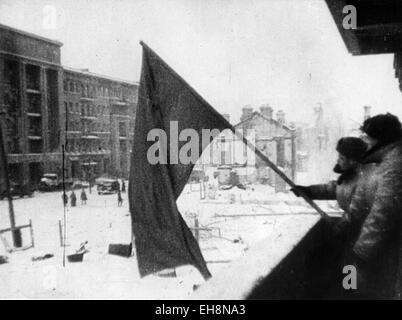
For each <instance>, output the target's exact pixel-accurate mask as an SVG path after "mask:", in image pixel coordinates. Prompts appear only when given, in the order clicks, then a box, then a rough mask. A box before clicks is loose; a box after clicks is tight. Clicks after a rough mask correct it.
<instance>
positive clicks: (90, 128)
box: [63, 68, 137, 180]
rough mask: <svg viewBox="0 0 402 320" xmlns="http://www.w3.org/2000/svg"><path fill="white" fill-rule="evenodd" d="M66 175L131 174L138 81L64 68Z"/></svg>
mask: <svg viewBox="0 0 402 320" xmlns="http://www.w3.org/2000/svg"><path fill="white" fill-rule="evenodd" d="M63 91H64V109H65V113H66V114H67V126H66V128H65V130H66V131H65V133H66V139H67V143H66V155H67V158H66V160H67V163H66V168H67V175H68V176H70V177H73V178H81V179H85V180H88V179H90V178H93V177H96V176H100V175H102V174H107V175H113V176H119V177H128V170H129V155H130V150H131V144H130V142H131V140H132V139H130V137H131V138H132V134H133V130H132V128H133V126H134V112H135V103H136V99H137V96H136V95H137V84H135V83H130V82H127V81H122V80H116V79H112V78H109V77H105V76H101V75H97V74H94V73H90V72H88V71H86V70H74V69H71V68H64V74H63Z"/></svg>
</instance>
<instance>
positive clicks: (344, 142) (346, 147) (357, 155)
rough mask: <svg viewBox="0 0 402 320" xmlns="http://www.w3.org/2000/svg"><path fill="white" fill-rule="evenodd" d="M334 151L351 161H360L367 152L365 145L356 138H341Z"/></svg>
mask: <svg viewBox="0 0 402 320" xmlns="http://www.w3.org/2000/svg"><path fill="white" fill-rule="evenodd" d="M336 151H338V152H339V153H340V154H342V155H344V156H345V157H348V158H350V159H352V160H356V161H360V160H361V159H362V158H363V156H364V154H365V153H366V151H367V143H365V142H364V141H363V140H362V139H360V138H356V137H345V138H341V139H339V141H338V144H337V145H336Z"/></svg>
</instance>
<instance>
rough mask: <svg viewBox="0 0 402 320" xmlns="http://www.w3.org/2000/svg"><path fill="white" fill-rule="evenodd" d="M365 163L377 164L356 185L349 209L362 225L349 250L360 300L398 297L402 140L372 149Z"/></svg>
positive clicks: (355, 219) (400, 265) (399, 287)
mask: <svg viewBox="0 0 402 320" xmlns="http://www.w3.org/2000/svg"><path fill="white" fill-rule="evenodd" d="M365 162H366V163H377V164H378V167H377V170H376V171H375V174H374V176H373V177H371V178H372V180H371V181H373V180H376V183H375V184H370V183H368V184H366V185H365V184H364V183H362V184H361V185H359V186H358V188H357V189H356V192H355V196H354V200H353V201H352V203H351V205H350V208H349V215H350V217H351V219H352V225H359V224H360V225H361V228H360V230H359V233H358V235H357V237H356V241H355V242H354V244H353V246H352V249H351V259H352V260H351V261H353V263H354V264H355V265H356V266H357V272H358V277H357V280H358V291H359V292H360V294H361V296H362V297H363V298H374V299H375V298H387V299H390V298H399V299H400V298H401V275H402V273H401V270H400V269H401V267H402V264H401V262H402V251H401V246H400V243H401V239H402V232H401V231H402V230H401V214H402V141H397V142H394V143H392V144H389V145H386V146H382V147H379V148H375V149H373V151H372V152H369V154H368V155H367V157H366V158H365Z"/></svg>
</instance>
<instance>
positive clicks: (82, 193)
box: [81, 191, 88, 201]
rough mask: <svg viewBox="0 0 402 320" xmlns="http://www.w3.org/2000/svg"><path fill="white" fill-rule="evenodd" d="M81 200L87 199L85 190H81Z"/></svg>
mask: <svg viewBox="0 0 402 320" xmlns="http://www.w3.org/2000/svg"><path fill="white" fill-rule="evenodd" d="M81 200H82V201H87V200H88V198H87V194H86V192H85V191H82V192H81Z"/></svg>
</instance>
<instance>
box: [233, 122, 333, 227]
mask: <svg viewBox="0 0 402 320" xmlns="http://www.w3.org/2000/svg"><path fill="white" fill-rule="evenodd" d="M230 129H231V130H232V131H233V133H234V134H235V135H236V136H237V137H238V138H239V139H240V140H242V141H243V143H245V144H246V146H247V147H249V148H250V149H251V150H253V151H254V152H255V153H256V154H257V156H259V157H260V158H261V160H262V161H264V162H265V163H266V164H267V165H268V167H270V168H271V169H272V170H273V171H274V172H275V173H276V174H278V175H279V176H280V177H281V178H282V179H283V180H284V181H285V182H286V183H287V184H288V185H289V186H291V187H292V188H297V187H296V185H295V183H294V182H293V181H292V180H290V179H289V178H288V177H287V176H286V174H284V173H283V172H282V171H281V170H280V169H279V168H278V167H277V166H276V165H275V164H274V163H273V162H272V161H271V160H269V159H268V157H267V156H266V155H265V154H263V153H262V152H261V151H260V150H258V149H257V148H256V147H255V146H254V145H253V144H252V143H251V142H250V141H248V140H247V139H246V138H245V137H244V136H243V135H242V134H241V133H240V132H238V131H237V130H236V129H235V128H234V127H233V126H232V127H231V128H230ZM297 191H298V192H299V194H300V196H301V197H303V199H304V200H305V201H306V202H307V203H308V204H309V205H310V206H311V207H312V208H313V209H315V210H316V211H317V212H318V213H319V214H320V215H321V217H322V218H323V219H324V220H326V221H328V220H329V217H328V215H327V214H326V213H325V212H324V211H323V210H321V208H320V207H319V206H318V205H317V204H316V203H315V202H314V201H313V200H312V199H310V198H309V197H308V196H307V195H306V194H305V193H304V192H303V191H302V190H300V189H298V190H297Z"/></svg>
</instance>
